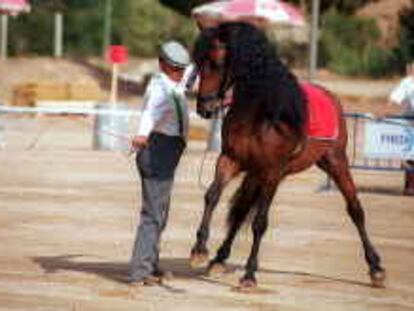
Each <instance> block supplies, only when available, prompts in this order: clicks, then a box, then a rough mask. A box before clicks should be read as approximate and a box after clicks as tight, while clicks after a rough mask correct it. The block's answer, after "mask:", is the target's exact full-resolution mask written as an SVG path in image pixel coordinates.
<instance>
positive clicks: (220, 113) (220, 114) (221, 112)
mask: <svg viewBox="0 0 414 311" xmlns="http://www.w3.org/2000/svg"><path fill="white" fill-rule="evenodd" d="M224 109H225V107H224V97H223V98H222V99H221V101H220V105H219V109H218V117H219V119H221V124H223V120H224ZM207 154H208V143H207V145H206V148H205V149H204V152H203V158H202V159H201V163H200V169H199V170H198V187H199V188H200V189H203V190H207V189H208V185H207V184H204V183H203V172H204V163H205V161H206V158H207Z"/></svg>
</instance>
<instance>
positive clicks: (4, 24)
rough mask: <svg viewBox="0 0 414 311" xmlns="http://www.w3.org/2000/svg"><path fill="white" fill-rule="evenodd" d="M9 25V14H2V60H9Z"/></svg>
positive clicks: (0, 50) (0, 34) (0, 57)
mask: <svg viewBox="0 0 414 311" xmlns="http://www.w3.org/2000/svg"><path fill="white" fill-rule="evenodd" d="M8 25H9V17H8V16H7V14H1V33H0V60H5V59H6V58H7V45H8V44H9V43H8V33H9V30H8V28H9V27H8Z"/></svg>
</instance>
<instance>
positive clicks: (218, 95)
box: [198, 62, 233, 110]
mask: <svg viewBox="0 0 414 311" xmlns="http://www.w3.org/2000/svg"><path fill="white" fill-rule="evenodd" d="M219 66H220V67H219V69H218V70H219V71H221V72H223V74H222V75H221V81H220V86H219V88H218V90H217V91H215V92H210V93H207V94H204V95H199V96H198V102H199V103H200V104H201V105H203V106H204V105H205V104H207V103H209V102H212V101H218V105H217V107H214V108H215V109H217V110H221V109H223V108H224V105H223V102H224V98H225V96H226V92H227V91H228V90H229V89H230V87H231V86H232V84H233V82H232V80H231V79H230V75H229V70H228V67H227V66H226V65H225V63H224V62H223V63H222V64H220V65H219Z"/></svg>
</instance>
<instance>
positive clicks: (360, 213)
mask: <svg viewBox="0 0 414 311" xmlns="http://www.w3.org/2000/svg"><path fill="white" fill-rule="evenodd" d="M346 210H347V212H348V215H349V216H350V217H351V219H352V221H353V222H354V223H356V224H364V222H365V213H364V210H363V209H362V206H361V203H360V202H359V201H358V200H357V199H356V200H354V201H351V202H349V203H348V204H347V207H346Z"/></svg>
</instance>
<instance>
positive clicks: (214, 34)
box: [193, 28, 231, 119]
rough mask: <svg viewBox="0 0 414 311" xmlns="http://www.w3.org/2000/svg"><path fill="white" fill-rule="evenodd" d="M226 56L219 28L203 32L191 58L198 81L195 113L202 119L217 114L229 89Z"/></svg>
mask: <svg viewBox="0 0 414 311" xmlns="http://www.w3.org/2000/svg"><path fill="white" fill-rule="evenodd" d="M228 54H229V52H228V46H227V42H226V41H225V40H224V38H223V37H222V35H221V33H220V29H219V28H210V29H208V30H205V31H203V32H202V33H201V35H200V37H199V38H198V40H197V42H196V44H195V48H194V53H193V57H194V61H195V63H196V65H197V67H198V71H199V79H200V84H199V89H198V95H197V113H198V114H199V115H200V116H201V117H203V118H206V119H208V118H212V117H214V116H216V115H217V114H218V113H219V111H220V109H221V108H222V101H223V99H224V96H225V93H226V91H227V90H228V89H229V88H230V87H231V77H230V75H229V70H228V69H229V68H228V59H227V58H228Z"/></svg>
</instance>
